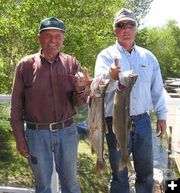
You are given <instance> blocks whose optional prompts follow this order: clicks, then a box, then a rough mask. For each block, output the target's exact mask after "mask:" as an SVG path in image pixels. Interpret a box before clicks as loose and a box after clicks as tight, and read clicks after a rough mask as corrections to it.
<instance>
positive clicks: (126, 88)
mask: <svg viewBox="0 0 180 193" xmlns="http://www.w3.org/2000/svg"><path fill="white" fill-rule="evenodd" d="M119 79H120V82H119V84H118V88H117V90H116V92H115V96H114V108H113V124H112V129H113V132H114V134H115V136H116V140H117V148H118V150H120V151H121V159H120V164H119V171H121V170H123V169H124V168H125V167H127V168H128V170H130V171H132V170H133V167H132V164H131V162H130V157H129V152H128V137H129V131H130V130H131V118H130V115H129V105H130V94H131V90H132V87H133V85H134V84H135V82H136V79H137V75H136V74H133V73H127V74H126V75H125V76H123V75H121V77H120V78H119ZM121 83H122V84H121Z"/></svg>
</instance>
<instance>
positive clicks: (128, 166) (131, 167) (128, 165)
mask: <svg viewBox="0 0 180 193" xmlns="http://www.w3.org/2000/svg"><path fill="white" fill-rule="evenodd" d="M126 167H127V168H128V171H130V172H132V171H133V166H132V163H131V161H130V159H129V158H128V160H127V163H126Z"/></svg>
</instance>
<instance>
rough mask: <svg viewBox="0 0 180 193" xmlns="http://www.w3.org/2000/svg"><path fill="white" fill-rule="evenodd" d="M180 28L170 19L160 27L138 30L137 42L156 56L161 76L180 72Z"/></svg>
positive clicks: (175, 75)
mask: <svg viewBox="0 0 180 193" xmlns="http://www.w3.org/2000/svg"><path fill="white" fill-rule="evenodd" d="M179 34H180V28H179V27H178V25H177V23H176V22H175V21H173V20H170V21H169V22H168V23H167V24H166V25H164V26H163V27H162V28H158V27H154V28H149V29H147V28H144V29H141V30H139V32H138V35H137V39H136V41H137V43H138V44H139V45H141V46H143V47H146V48H147V49H149V50H151V51H152V52H153V53H154V54H155V55H156V57H157V59H158V61H159V63H160V66H161V71H162V74H163V78H164V79H166V78H167V77H169V76H170V77H179V74H180V68H179V64H180V48H179V45H180V36H179Z"/></svg>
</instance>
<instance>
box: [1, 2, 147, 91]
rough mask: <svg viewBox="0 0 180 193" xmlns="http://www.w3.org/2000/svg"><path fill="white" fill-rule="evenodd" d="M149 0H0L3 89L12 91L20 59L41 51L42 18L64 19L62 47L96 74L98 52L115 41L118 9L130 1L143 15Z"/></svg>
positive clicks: (133, 7) (137, 11) (131, 5)
mask: <svg viewBox="0 0 180 193" xmlns="http://www.w3.org/2000/svg"><path fill="white" fill-rule="evenodd" d="M133 2H136V3H133ZM146 2H147V3H146ZM148 2H150V0H145V1H141V0H136V1H125V0H111V1H108V0H102V1H96V0H64V1H59V0H39V1H35V0H9V1H6V0H0V15H1V17H0V25H1V28H0V69H1V71H0V77H1V82H0V93H10V92H11V86H12V80H13V72H14V68H15V65H16V64H17V63H18V61H19V60H20V59H21V58H22V57H24V56H25V55H29V54H32V53H35V52H37V51H38V49H39V45H38V43H37V41H36V35H37V33H38V25H39V21H40V20H41V19H43V18H46V17H50V16H55V17H58V18H62V19H63V20H64V22H65V28H66V31H65V42H64V47H63V50H62V51H64V52H66V53H68V54H71V55H74V56H76V57H77V59H78V60H79V61H80V62H81V64H82V66H83V67H87V68H88V69H89V70H90V74H91V75H93V70H94V64H95V60H96V56H97V54H98V53H99V52H100V50H102V49H103V48H105V47H107V46H108V45H110V44H112V43H114V41H115V38H114V34H113V31H112V20H113V16H114V13H115V12H116V11H117V10H119V8H120V7H122V6H123V5H125V3H126V5H127V4H128V7H130V8H132V9H133V10H135V11H136V15H137V16H138V17H139V18H140V17H141V16H142V15H143V16H144V15H145V13H146V11H145V10H148V9H145V8H148V6H149V3H148ZM141 7H142V8H141Z"/></svg>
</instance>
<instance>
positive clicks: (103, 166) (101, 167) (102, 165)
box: [95, 159, 107, 175]
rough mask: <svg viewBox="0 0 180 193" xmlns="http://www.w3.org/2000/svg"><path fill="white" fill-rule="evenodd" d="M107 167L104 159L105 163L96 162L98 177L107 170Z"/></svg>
mask: <svg viewBox="0 0 180 193" xmlns="http://www.w3.org/2000/svg"><path fill="white" fill-rule="evenodd" d="M106 169H107V166H106V162H105V160H104V159H103V161H98V160H97V162H96V171H95V173H96V175H99V174H100V173H101V172H102V171H104V170H106Z"/></svg>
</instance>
